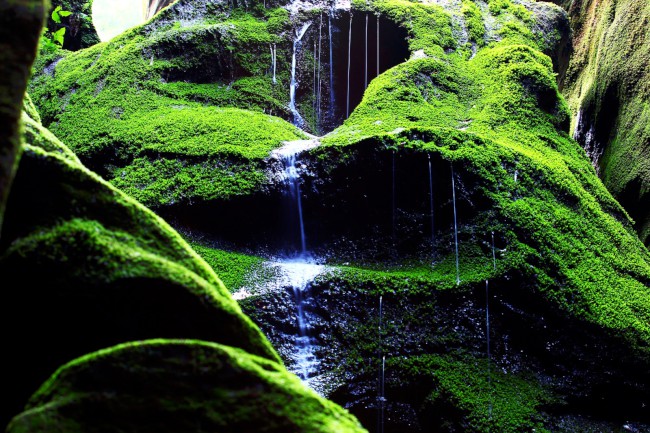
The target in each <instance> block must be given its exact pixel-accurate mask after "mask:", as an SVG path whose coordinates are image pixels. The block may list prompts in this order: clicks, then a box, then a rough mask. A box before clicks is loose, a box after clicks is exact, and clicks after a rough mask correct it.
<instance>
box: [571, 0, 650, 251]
mask: <svg viewBox="0 0 650 433" xmlns="http://www.w3.org/2000/svg"><path fill="white" fill-rule="evenodd" d="M569 13H570V15H571V24H572V27H573V32H574V35H575V36H574V43H573V45H574V47H573V50H574V54H573V57H572V60H571V65H570V67H569V73H568V74H567V76H566V77H565V79H564V80H562V83H561V84H562V86H563V93H564V94H565V95H566V97H567V100H568V102H569V105H570V106H571V109H572V111H573V114H574V116H575V118H574V119H575V120H574V136H575V138H576V140H578V142H579V143H580V144H581V145H582V146H583V147H584V148H585V150H586V151H587V153H588V154H589V156H590V157H591V159H592V162H593V164H594V166H595V167H596V168H597V170H598V172H599V175H600V177H601V178H602V180H603V182H604V183H605V185H606V186H607V188H608V189H609V190H610V191H611V192H612V194H613V195H614V197H616V198H617V199H618V200H619V202H620V203H621V204H622V205H623V207H625V209H626V210H627V212H628V213H629V214H630V216H631V217H632V218H633V219H634V221H635V228H636V230H637V232H638V233H639V236H640V237H641V240H643V241H644V242H645V243H646V245H648V242H650V165H649V164H648V160H649V158H648V155H650V127H649V126H648V125H649V124H650V122H649V121H648V119H650V109H649V108H648V102H649V101H650V85H649V84H648V83H650V72H649V71H650V69H649V68H648V64H649V61H650V60H649V59H650V35H648V32H647V28H648V20H650V7H649V6H648V3H647V2H644V1H637V0H625V1H616V2H615V1H574V2H572V3H571V6H570V8H569Z"/></svg>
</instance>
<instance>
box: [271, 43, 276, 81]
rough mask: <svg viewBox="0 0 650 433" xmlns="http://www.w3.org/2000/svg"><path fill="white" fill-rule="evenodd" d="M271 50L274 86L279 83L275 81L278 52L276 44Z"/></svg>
mask: <svg viewBox="0 0 650 433" xmlns="http://www.w3.org/2000/svg"><path fill="white" fill-rule="evenodd" d="M269 48H270V49H271V71H273V84H276V83H277V81H276V79H275V69H276V59H277V57H276V51H275V44H273V45H270V46H269Z"/></svg>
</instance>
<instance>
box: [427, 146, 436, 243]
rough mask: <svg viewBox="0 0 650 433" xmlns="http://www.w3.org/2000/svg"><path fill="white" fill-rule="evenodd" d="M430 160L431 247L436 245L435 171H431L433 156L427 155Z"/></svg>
mask: <svg viewBox="0 0 650 433" xmlns="http://www.w3.org/2000/svg"><path fill="white" fill-rule="evenodd" d="M427 156H428V158H429V212H430V216H431V245H432V246H433V245H435V242H436V232H435V230H434V229H435V227H434V225H433V171H432V170H431V155H427Z"/></svg>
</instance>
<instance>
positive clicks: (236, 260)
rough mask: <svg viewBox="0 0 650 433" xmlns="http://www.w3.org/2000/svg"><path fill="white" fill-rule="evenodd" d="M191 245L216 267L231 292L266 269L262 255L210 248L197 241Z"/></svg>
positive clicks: (213, 267) (249, 281)
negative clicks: (256, 255)
mask: <svg viewBox="0 0 650 433" xmlns="http://www.w3.org/2000/svg"><path fill="white" fill-rule="evenodd" d="M190 245H191V246H192V248H193V249H194V251H196V252H197V253H198V254H199V255H200V256H201V257H202V258H203V259H204V260H205V261H206V262H207V263H208V264H209V265H210V266H211V267H212V269H214V271H215V272H216V273H217V275H219V278H221V281H223V283H224V284H225V286H226V287H227V288H228V290H230V292H231V293H234V292H236V291H237V290H239V289H241V288H242V287H243V286H244V285H245V284H247V283H251V277H252V276H253V275H256V274H258V273H260V272H263V270H264V269H263V266H262V264H263V263H264V259H262V258H261V257H255V256H249V255H246V254H240V253H235V252H231V251H224V250H219V249H216V248H210V247H207V246H205V245H201V244H200V243H196V242H190Z"/></svg>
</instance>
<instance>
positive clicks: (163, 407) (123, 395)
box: [7, 340, 365, 433]
mask: <svg viewBox="0 0 650 433" xmlns="http://www.w3.org/2000/svg"><path fill="white" fill-rule="evenodd" d="M54 425H55V426H56V428H60V429H64V430H65V431H68V432H81V431H83V432H99V431H105V429H106V428H109V426H110V428H111V429H119V430H125V431H146V430H152V429H153V430H156V431H162V432H164V431H170V432H172V431H190V430H194V429H195V428H197V426H201V427H200V428H203V429H208V430H212V431H215V430H220V431H253V430H254V431H260V432H277V431H290V430H296V431H314V432H364V431H365V430H364V429H363V428H362V427H361V426H360V425H359V423H358V422H357V421H356V420H355V419H354V418H353V417H352V416H351V415H350V414H348V413H347V411H345V410H344V409H342V408H340V407H339V406H337V405H335V404H333V403H331V402H329V401H327V400H325V399H323V398H322V397H320V396H318V395H317V394H316V393H315V392H314V391H312V390H310V389H308V388H307V387H305V386H304V385H303V384H302V382H301V381H300V380H299V379H298V378H297V377H296V376H294V375H292V374H289V373H288V372H287V371H286V370H285V369H284V368H283V367H282V366H281V365H280V364H277V363H275V362H272V361H269V360H266V359H264V358H260V357H256V356H253V355H250V354H248V353H246V352H244V351H242V350H238V349H235V348H232V347H227V346H223V345H218V344H214V343H209V342H204V341H196V340H149V341H144V342H137V343H127V344H122V345H119V346H115V347H111V348H108V349H104V350H101V351H99V352H96V353H92V354H89V355H86V356H84V357H82V358H79V359H75V360H73V361H71V362H69V363H67V364H66V365H64V366H63V367H61V368H60V369H59V370H57V372H56V373H54V375H53V376H52V377H51V378H50V379H49V380H48V381H47V382H46V383H45V384H44V385H43V386H42V387H41V388H40V389H39V390H38V391H37V392H36V393H35V394H34V395H33V396H32V398H31V399H30V402H29V404H28V406H27V409H26V410H25V412H23V413H22V414H20V415H18V416H17V417H16V418H14V420H13V421H12V423H11V424H10V426H9V428H8V430H7V431H8V432H12V433H18V432H27V431H34V430H43V429H49V428H52V426H54Z"/></svg>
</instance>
